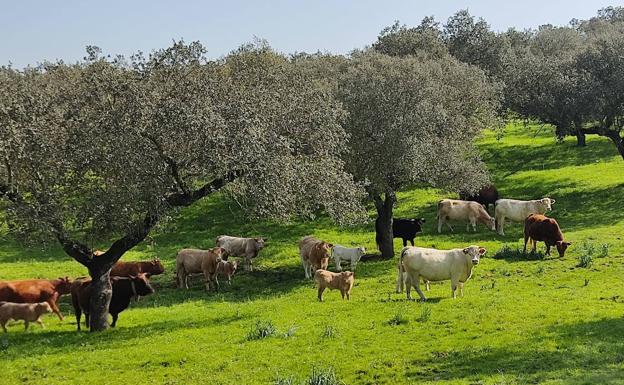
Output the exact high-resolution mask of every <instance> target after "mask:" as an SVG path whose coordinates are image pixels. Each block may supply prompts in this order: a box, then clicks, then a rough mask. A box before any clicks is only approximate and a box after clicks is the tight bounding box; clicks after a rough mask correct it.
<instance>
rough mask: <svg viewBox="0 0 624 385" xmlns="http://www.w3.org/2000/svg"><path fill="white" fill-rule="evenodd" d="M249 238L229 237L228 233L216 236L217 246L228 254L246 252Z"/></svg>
mask: <svg viewBox="0 0 624 385" xmlns="http://www.w3.org/2000/svg"><path fill="white" fill-rule="evenodd" d="M248 244H249V238H238V237H231V236H229V235H221V236H219V237H217V242H216V245H217V247H222V248H224V249H225V251H227V252H228V254H230V255H243V254H245V253H246V252H247V246H248Z"/></svg>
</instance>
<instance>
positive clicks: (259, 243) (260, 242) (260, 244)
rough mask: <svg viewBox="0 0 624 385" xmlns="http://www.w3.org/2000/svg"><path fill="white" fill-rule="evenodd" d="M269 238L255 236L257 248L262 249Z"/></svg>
mask: <svg viewBox="0 0 624 385" xmlns="http://www.w3.org/2000/svg"><path fill="white" fill-rule="evenodd" d="M267 240H268V238H254V242H255V243H256V250H262V249H263V248H264V244H265V243H266V241H267Z"/></svg>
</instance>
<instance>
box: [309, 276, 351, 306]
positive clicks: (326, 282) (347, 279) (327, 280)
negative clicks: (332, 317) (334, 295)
mask: <svg viewBox="0 0 624 385" xmlns="http://www.w3.org/2000/svg"><path fill="white" fill-rule="evenodd" d="M314 281H315V282H316V284H317V285H318V300H319V301H323V292H324V291H325V289H327V288H329V289H331V290H340V294H341V295H342V299H345V296H346V297H347V300H349V299H351V289H353V282H354V281H355V275H354V274H353V272H351V271H343V272H341V273H333V272H331V271H327V270H322V269H319V270H317V271H316V272H314Z"/></svg>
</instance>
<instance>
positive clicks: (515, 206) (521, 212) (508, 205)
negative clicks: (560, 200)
mask: <svg viewBox="0 0 624 385" xmlns="http://www.w3.org/2000/svg"><path fill="white" fill-rule="evenodd" d="M554 203H555V200H554V199H551V198H542V199H536V200H532V201H521V200H517V199H499V200H497V201H496V208H495V209H494V217H495V218H496V230H497V232H498V234H500V235H505V220H506V219H509V220H510V221H512V222H520V223H522V222H524V220H525V219H526V218H527V217H528V216H529V215H531V214H542V215H543V214H545V213H546V212H547V211H550V210H552V205H553V204H554Z"/></svg>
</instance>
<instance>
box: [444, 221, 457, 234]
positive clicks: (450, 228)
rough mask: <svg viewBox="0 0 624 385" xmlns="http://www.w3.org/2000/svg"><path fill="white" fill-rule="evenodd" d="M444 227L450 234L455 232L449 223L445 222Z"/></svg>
mask: <svg viewBox="0 0 624 385" xmlns="http://www.w3.org/2000/svg"><path fill="white" fill-rule="evenodd" d="M446 225H447V226H448V228H449V230H451V233H454V232H455V231H454V230H453V228H452V227H451V224H450V223H449V222H446Z"/></svg>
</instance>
